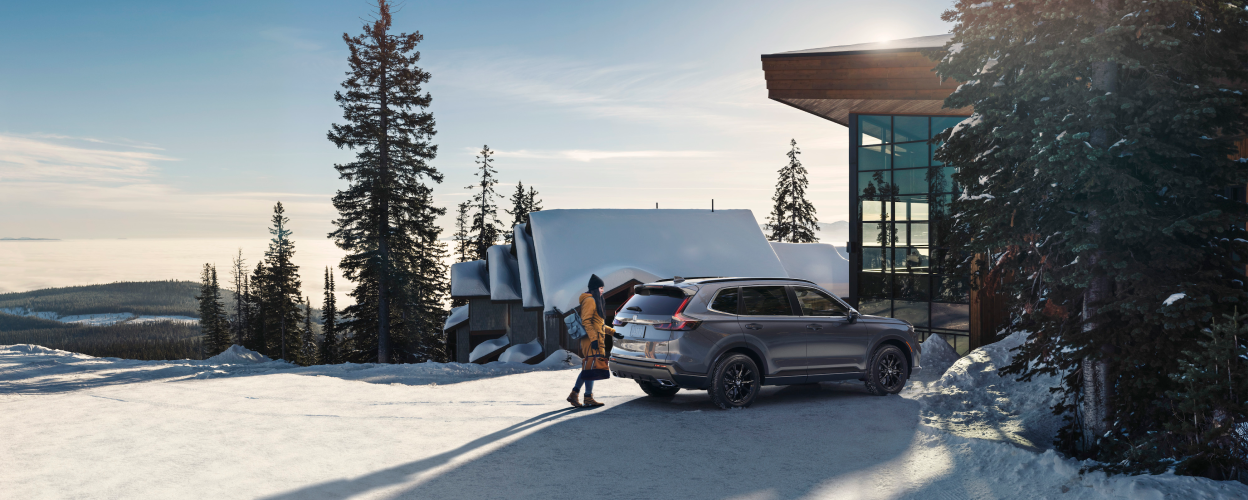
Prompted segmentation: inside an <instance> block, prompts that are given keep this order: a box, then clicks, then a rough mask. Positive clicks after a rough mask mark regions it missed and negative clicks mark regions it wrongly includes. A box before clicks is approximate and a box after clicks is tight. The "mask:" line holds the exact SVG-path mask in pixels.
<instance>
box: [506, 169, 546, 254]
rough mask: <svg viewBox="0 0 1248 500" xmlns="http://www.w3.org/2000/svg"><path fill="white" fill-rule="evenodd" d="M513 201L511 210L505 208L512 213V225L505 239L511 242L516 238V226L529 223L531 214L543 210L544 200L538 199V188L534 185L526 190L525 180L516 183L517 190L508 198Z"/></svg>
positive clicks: (508, 212)
mask: <svg viewBox="0 0 1248 500" xmlns="http://www.w3.org/2000/svg"><path fill="white" fill-rule="evenodd" d="M508 201H510V202H511V210H504V211H505V212H507V214H508V215H511V217H512V218H511V226H509V229H508V230H507V232H506V234H505V236H506V239H505V241H506V242H507V243H511V242H513V241H514V240H515V234H514V233H515V231H514V228H515V227H516V226H517V225H520V224H528V223H529V214H530V213H532V212H538V211H541V210H542V201H541V200H539V199H537V190H536V189H533V186H529V190H528V191H525V190H524V182H523V181H521V182H517V183H516V192H514V193H512V194H511V198H508Z"/></svg>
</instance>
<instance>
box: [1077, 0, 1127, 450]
mask: <svg viewBox="0 0 1248 500" xmlns="http://www.w3.org/2000/svg"><path fill="white" fill-rule="evenodd" d="M1110 3H1111V2H1110V1H1107V0H1102V1H1099V2H1097V8H1098V10H1100V11H1101V14H1102V15H1104V16H1106V18H1107V19H1108V16H1109V14H1111V13H1112V9H1113V6H1111V5H1110ZM1104 31H1105V26H1104V25H1101V26H1099V27H1098V28H1097V32H1098V33H1103V32H1104ZM1092 89H1093V90H1094V91H1097V93H1098V95H1104V93H1108V92H1116V91H1117V90H1118V64H1117V63H1115V62H1113V61H1105V62H1102V63H1098V64H1097V65H1096V72H1095V74H1094V75H1093V77H1092ZM1090 139H1091V144H1092V147H1094V148H1097V149H1102V150H1103V149H1107V148H1108V147H1109V144H1110V142H1109V131H1108V130H1106V129H1105V128H1103V127H1102V128H1097V129H1095V130H1093V131H1092V137H1091V138H1090ZM1097 215H1098V214H1097V212H1096V210H1092V211H1090V212H1089V213H1088V218H1089V221H1090V226H1089V228H1088V232H1090V233H1091V234H1092V235H1094V236H1099V235H1100V234H1101V231H1102V228H1101V222H1100V220H1099V219H1097ZM1098 245H1099V242H1098ZM1103 259H1104V251H1102V250H1101V249H1100V247H1099V246H1098V248H1097V250H1095V251H1093V253H1092V256H1091V258H1090V259H1088V263H1087V267H1088V270H1089V271H1091V272H1092V273H1093V275H1092V277H1091V280H1090V281H1089V282H1088V289H1087V290H1086V291H1085V292H1084V293H1083V321H1084V324H1083V330H1084V332H1092V331H1095V330H1096V329H1097V327H1098V326H1100V325H1098V324H1097V323H1095V322H1093V321H1092V317H1093V316H1095V315H1096V312H1097V309H1099V308H1100V304H1101V302H1103V301H1105V300H1107V299H1109V297H1110V295H1111V294H1112V293H1113V290H1112V286H1113V285H1112V283H1110V280H1109V277H1107V276H1105V275H1103V274H1097V271H1096V267H1097V266H1098V265H1099V264H1100V262H1101V261H1102V260H1103ZM1109 347H1110V346H1109V345H1107V344H1106V345H1102V346H1101V348H1100V349H1097V351H1098V352H1095V353H1093V354H1092V355H1090V356H1089V357H1086V358H1084V359H1083V362H1082V367H1081V369H1082V370H1083V410H1082V412H1081V414H1082V417H1083V422H1082V424H1083V431H1084V432H1083V435H1084V439H1085V445H1086V446H1087V447H1092V446H1095V445H1096V442H1097V440H1098V439H1100V438H1101V437H1102V436H1104V435H1105V433H1106V432H1107V431H1108V430H1109V419H1110V416H1111V415H1110V414H1111V411H1110V401H1111V399H1112V398H1113V393H1114V384H1113V382H1112V374H1111V373H1110V370H1109V361H1108V360H1107V359H1106V358H1105V355H1106V354H1108V351H1109Z"/></svg>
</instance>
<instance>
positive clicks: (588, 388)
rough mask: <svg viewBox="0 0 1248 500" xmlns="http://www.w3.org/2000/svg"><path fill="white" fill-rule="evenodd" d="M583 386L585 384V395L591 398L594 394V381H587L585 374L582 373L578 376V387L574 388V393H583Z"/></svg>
mask: <svg viewBox="0 0 1248 500" xmlns="http://www.w3.org/2000/svg"><path fill="white" fill-rule="evenodd" d="M581 384H585V395H586V396H590V395H593V393H594V381H593V380H586V379H585V372H581V373H580V374H579V375H577V376H576V387H573V388H572V392H581Z"/></svg>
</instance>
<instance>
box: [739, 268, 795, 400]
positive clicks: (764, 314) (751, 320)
mask: <svg viewBox="0 0 1248 500" xmlns="http://www.w3.org/2000/svg"><path fill="white" fill-rule="evenodd" d="M739 311H740V312H739V315H738V316H737V321H738V323H740V325H741V332H742V333H743V334H744V335H745V337H746V338H747V340H746V341H747V342H749V343H750V344H753V345H755V346H758V347H760V348H761V349H762V350H763V357H764V358H765V360H764V362H765V363H766V364H767V366H766V368H764V369H765V370H767V377H768V383H769V384H771V383H782V384H800V383H803V382H805V378H806V340H805V339H804V338H803V337H804V332H801V331H800V330H798V329H796V328H795V327H796V326H798V325H797V324H796V323H795V320H798V319H800V318H799V317H797V315H796V314H795V309H794V308H793V304H792V303H791V302H790V301H789V294H788V291H787V290H786V289H785V286H784V285H755V286H742V287H741V305H740V309H739Z"/></svg>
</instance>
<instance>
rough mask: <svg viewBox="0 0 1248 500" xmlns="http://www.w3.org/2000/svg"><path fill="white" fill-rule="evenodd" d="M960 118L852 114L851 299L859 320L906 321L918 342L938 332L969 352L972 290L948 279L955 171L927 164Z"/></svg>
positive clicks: (952, 259) (956, 278) (953, 252)
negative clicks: (935, 139) (936, 139)
mask: <svg viewBox="0 0 1248 500" xmlns="http://www.w3.org/2000/svg"><path fill="white" fill-rule="evenodd" d="M962 119H963V117H948V116H899V115H895V116H888V115H851V117H850V120H851V128H850V134H851V135H852V136H853V142H854V144H853V148H852V149H851V152H850V165H849V169H850V184H851V189H852V190H854V191H855V199H854V202H855V203H854V204H855V205H856V210H854V211H853V212H852V215H851V219H852V220H851V226H852V229H851V238H853V241H852V242H851V244H852V245H853V247H855V249H856V250H859V251H856V252H852V254H851V262H850V266H851V269H850V281H851V282H850V290H851V291H850V293H851V294H852V295H851V297H850V300H851V301H854V302H855V303H856V304H857V305H858V309H859V310H860V311H862V312H863V313H864V314H874V315H879V316H889V317H894V318H900V319H904V320H906V321H909V322H910V323H912V324H914V328H915V330H916V332H917V333H918V336H919V339H920V341H923V340H926V339H927V338H928V337H929V336H930V335H931V334H933V333H940V334H942V335H943V336H944V337H945V339H947V340H948V341H949V343H950V344H952V345H953V347H954V349H955V350H957V351H958V353H959V354H965V353H966V352H967V351H968V350H969V327H970V305H969V302H970V301H969V299H970V296H969V292H970V288H969V286H968V282H967V279H966V277H965V276H963V275H957V274H953V273H952V271H953V265H954V264H956V263H957V261H958V260H959V259H960V257H961V256H962V255H963V252H961V251H960V250H959V249H957V248H950V246H949V245H948V243H947V239H946V234H947V233H946V231H944V229H945V228H947V227H948V226H949V222H948V221H949V220H950V217H949V216H950V214H949V213H948V207H949V203H950V202H951V201H952V200H953V197H954V196H957V195H958V193H959V192H960V189H959V187H958V186H955V185H954V183H953V181H952V179H951V174H952V173H953V171H954V169H955V167H952V166H948V165H942V164H941V163H940V162H938V161H936V160H934V159H933V158H932V152H933V151H934V150H935V149H936V148H937V147H938V146H939V144H938V143H931V142H930V140H931V137H932V135H934V134H936V133H939V132H940V131H942V130H944V129H945V128H948V127H952V126H953V125H956V124H957V123H958V122H959V121H962Z"/></svg>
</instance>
